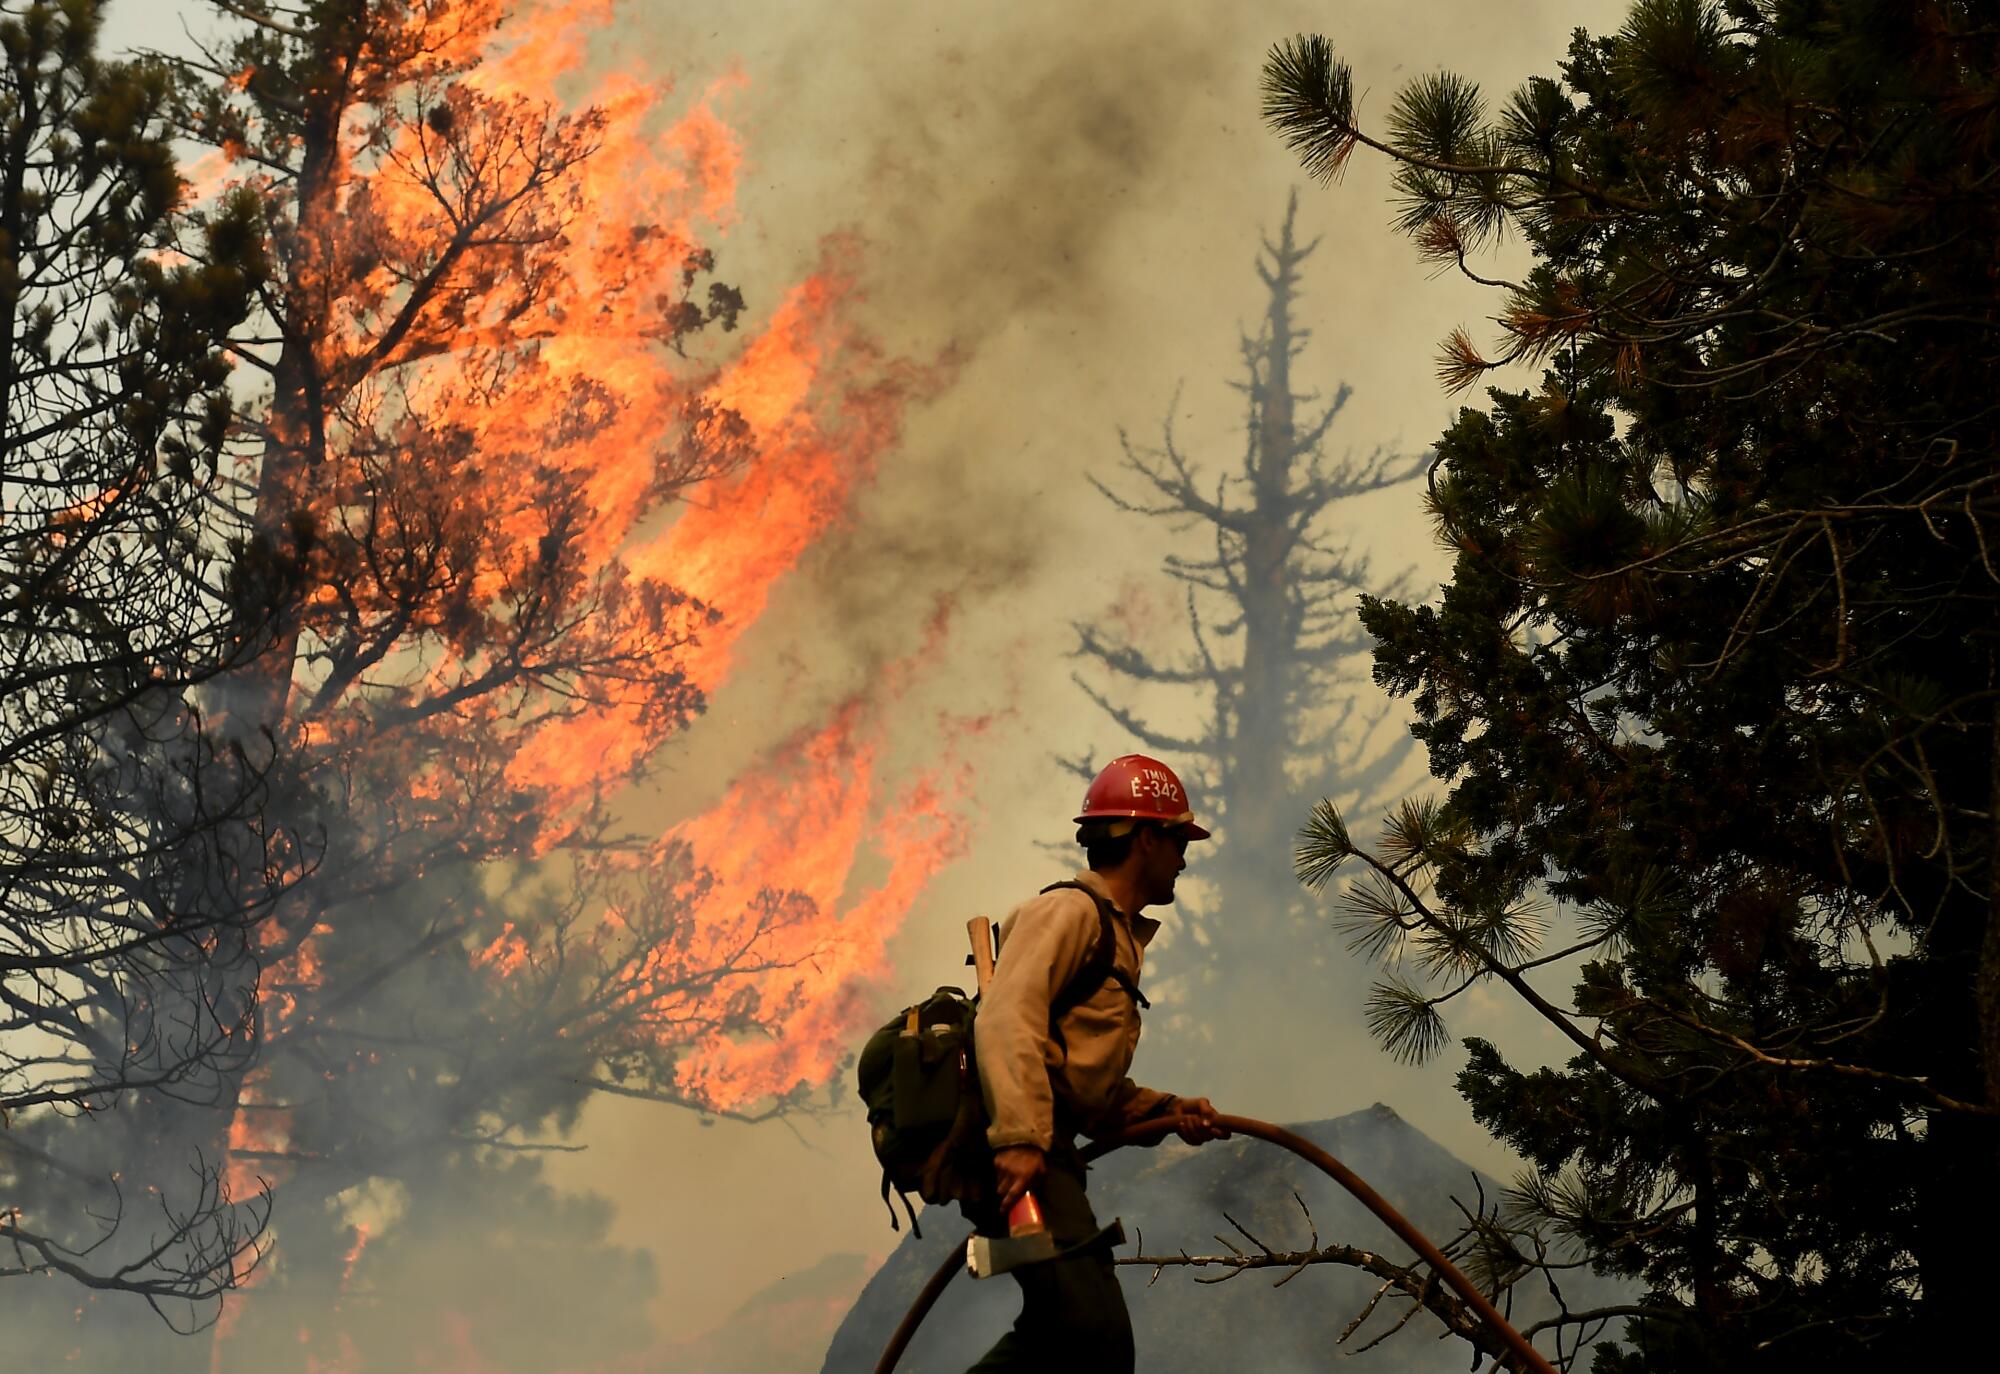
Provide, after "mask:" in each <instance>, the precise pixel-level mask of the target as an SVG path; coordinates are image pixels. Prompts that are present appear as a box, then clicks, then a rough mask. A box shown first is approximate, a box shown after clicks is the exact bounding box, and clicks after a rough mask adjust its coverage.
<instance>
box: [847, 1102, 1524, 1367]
mask: <svg viewBox="0 0 2000 1374" xmlns="http://www.w3.org/2000/svg"><path fill="white" fill-rule="evenodd" d="M1221 1121H1222V1125H1223V1126H1225V1127H1226V1128H1228V1130H1229V1131H1230V1132H1231V1133H1232V1134H1235V1135H1248V1136H1255V1137H1256V1138H1257V1139H1259V1140H1268V1141H1270V1142H1271V1143H1272V1144H1273V1145H1279V1146H1283V1147H1284V1148H1285V1149H1287V1150H1290V1151H1291V1152H1292V1153H1293V1154H1295V1155H1297V1156H1298V1157H1299V1158H1300V1159H1303V1160H1304V1161H1306V1163H1308V1164H1311V1165H1313V1166H1314V1167H1315V1168H1317V1169H1318V1170H1319V1171H1320V1172H1321V1173H1323V1174H1325V1175H1326V1176H1327V1177H1329V1178H1331V1179H1332V1180H1333V1181H1334V1182H1335V1183H1338V1184H1339V1185H1340V1186H1341V1187H1343V1188H1345V1189H1346V1190H1347V1191H1348V1192H1350V1193H1352V1194H1353V1195H1354V1196H1355V1198H1356V1199H1358V1200H1359V1201H1360V1203H1361V1205H1362V1206H1364V1207H1366V1208H1367V1209H1368V1210H1369V1211H1371V1212H1373V1213H1374V1214H1375V1215H1376V1216H1377V1217H1378V1218H1380V1219H1381V1221H1382V1224H1383V1225H1385V1226H1387V1227H1388V1228H1389V1229H1390V1230H1391V1231H1394V1232H1395V1233H1396V1235H1397V1237H1398V1238H1399V1239H1400V1240H1402V1242H1403V1243H1404V1244H1405V1245H1407V1246H1409V1247H1410V1248H1411V1249H1412V1250H1415V1251H1416V1252H1417V1255H1418V1257H1419V1258H1421V1259H1422V1260H1423V1261H1424V1263H1426V1264H1428V1265H1430V1267H1431V1269H1432V1270H1433V1271H1434V1272H1435V1273H1436V1274H1437V1275H1438V1277H1439V1278H1441V1279H1443V1280H1444V1281H1445V1283H1446V1285H1448V1286H1449V1287H1450V1288H1451V1290H1452V1291H1453V1292H1455V1293H1456V1294H1458V1296H1459V1297H1460V1298H1462V1299H1464V1300H1465V1305H1466V1306H1467V1307H1470V1308H1471V1309H1472V1310H1473V1311H1474V1312H1475V1313H1477V1314H1478V1316H1479V1319H1480V1320H1481V1321H1483V1322H1485V1323H1486V1326H1487V1329H1488V1330H1490V1331H1491V1332H1492V1333H1493V1334H1494V1335H1495V1336H1496V1337H1498V1338H1499V1340H1500V1341H1501V1342H1502V1343H1503V1344H1504V1345H1506V1347H1507V1348H1508V1350H1509V1351H1511V1352H1512V1353H1513V1356H1514V1359H1513V1361H1512V1363H1514V1364H1516V1366H1517V1368H1519V1369H1521V1370H1525V1371H1532V1374H1556V1370H1555V1366H1553V1365H1551V1364H1550V1363H1549V1361H1548V1358H1547V1357H1546V1356H1544V1355H1543V1354H1542V1352H1541V1351H1539V1350H1537V1349H1535V1347H1534V1346H1533V1345H1532V1344H1530V1343H1529V1341H1528V1338H1527V1337H1525V1336H1523V1335H1522V1334H1521V1333H1520V1332H1518V1331H1516V1330H1515V1329H1514V1328H1513V1327H1512V1326H1511V1325H1509V1324H1508V1321H1507V1319H1506V1318H1505V1317H1503V1316H1501V1315H1500V1313H1499V1311H1498V1310H1497V1309H1495V1308H1494V1306H1493V1304H1492V1303H1491V1302H1489V1301H1487V1298H1486V1295H1485V1294H1484V1293H1482V1292H1480V1291H1479V1289H1478V1288H1477V1287H1476V1286H1475V1285H1474V1284H1473V1282H1472V1280H1470V1279H1468V1278H1467V1277H1466V1276H1465V1275H1463V1274H1461V1273H1460V1272H1459V1271H1458V1266H1456V1265H1454V1264H1453V1263H1452V1262H1451V1261H1450V1260H1448V1259H1446V1258H1445V1257H1444V1252H1443V1251H1442V1250H1440V1249H1438V1248H1437V1246H1436V1245H1434V1244H1432V1243H1431V1240H1430V1237H1428V1236H1426V1235H1425V1234H1424V1233H1423V1232H1422V1231H1419V1230H1418V1229H1417V1228H1416V1227H1414V1226H1412V1225H1411V1224H1410V1221H1409V1218H1407V1217H1405V1216H1404V1215H1403V1214H1402V1213H1401V1212H1399V1211H1397V1210H1396V1209H1395V1208H1394V1207H1391V1206H1390V1205H1389V1204H1388V1202H1387V1201H1385V1200H1384V1199H1383V1197H1382V1195H1381V1194H1380V1193H1378V1192H1376V1191H1375V1190H1374V1189H1373V1188H1371V1187H1369V1186H1368V1184H1367V1182H1366V1180H1364V1179H1363V1178H1362V1177H1361V1176H1360V1175H1359V1174H1357V1173H1355V1172H1354V1171H1353V1170H1352V1169H1350V1168H1348V1167H1347V1166H1346V1165H1345V1164H1342V1163H1341V1162H1340V1161H1339V1160H1337V1159H1335V1158H1334V1157H1333V1156H1332V1155H1330V1154H1328V1153H1327V1152H1326V1151H1325V1150H1322V1149H1321V1148H1320V1147H1319V1146H1317V1145H1315V1144H1313V1143H1312V1142H1311V1141H1310V1140H1307V1139H1306V1138H1305V1137H1304V1136H1302V1135H1298V1134H1296V1133H1295V1132H1292V1131H1288V1130H1286V1129H1285V1128H1284V1127H1283V1126H1273V1125H1272V1124H1271V1123H1270V1122H1268V1121H1258V1120H1257V1119H1255V1118H1254V1117H1248V1116H1225V1117H1223V1118H1221ZM1179 1124H1180V1118H1179V1117H1177V1116H1163V1117H1157V1118H1155V1119H1154V1120H1152V1121H1142V1122H1140V1123H1139V1124H1138V1125H1136V1126H1132V1127H1128V1128H1127V1129H1125V1130H1123V1131H1120V1132H1119V1133H1118V1134H1117V1135H1110V1136H1105V1137H1104V1138H1103V1139H1101V1140H1097V1141H1093V1142H1092V1143H1091V1144H1090V1146H1089V1147H1088V1148H1086V1149H1085V1150H1084V1152H1083V1157H1084V1158H1085V1159H1086V1160H1091V1159H1096V1158H1097V1157H1098V1156H1100V1155H1104V1154H1109V1153H1110V1152H1111V1151H1113V1150H1115V1149H1117V1148H1118V1147H1120V1146H1121V1145H1135V1144H1153V1143H1155V1142H1157V1141H1158V1140H1160V1139H1161V1138H1162V1137H1163V1136H1165V1135H1166V1134H1167V1133H1168V1132H1169V1131H1172V1130H1174V1129H1175V1128H1176V1127H1177V1126H1178V1125H1179ZM964 1267H965V1247H964V1246H962V1245H961V1246H958V1247H956V1248H954V1249H953V1250H952V1251H951V1253H950V1254H948V1255H946V1256H945V1259H944V1263H943V1264H941V1265H939V1266H938V1268H937V1272H935V1273H934V1274H932V1275H931V1276H930V1279H929V1280H928V1281H927V1282H926V1283H925V1284H924V1286H923V1291H922V1292H920V1293H918V1294H917V1300H916V1302H914V1303H912V1304H911V1306H910V1310H909V1311H908V1312H907V1313H905V1314H904V1316H903V1320H902V1323H901V1324H900V1325H899V1326H897V1328H896V1332H895V1334H894V1335H892V1336H891V1337H890V1338H889V1344H888V1346H887V1348H885V1349H884V1350H883V1351H882V1358H881V1359H879V1360H877V1361H876V1362H875V1374H890V1371H891V1370H893V1369H895V1367H896V1362H897V1361H898V1360H900V1359H902V1358H903V1351H904V1349H905V1348H907V1347H908V1346H909V1344H910V1338H911V1337H913V1336H915V1335H916V1334H917V1328H918V1327H919V1326H921V1325H923V1321H924V1318H925V1316H927V1315H928V1314H929V1313H930V1310H931V1308H932V1307H933V1306H935V1305H936V1303H937V1300H938V1297H939V1296H940V1295H941V1294H942V1293H943V1292H944V1290H945V1285H946V1284H948V1283H950V1282H951V1281H952V1278H953V1277H954V1276H955V1275H956V1274H957V1273H958V1271H959V1270H960V1269H962V1268H964Z"/></svg>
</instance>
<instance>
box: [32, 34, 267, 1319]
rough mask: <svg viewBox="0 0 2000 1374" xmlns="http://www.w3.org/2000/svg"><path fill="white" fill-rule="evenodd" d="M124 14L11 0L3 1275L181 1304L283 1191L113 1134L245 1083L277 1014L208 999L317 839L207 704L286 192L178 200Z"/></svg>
mask: <svg viewBox="0 0 2000 1374" xmlns="http://www.w3.org/2000/svg"><path fill="white" fill-rule="evenodd" d="M101 9H102V7H101V6H100V5H98V4H96V3H93V2H92V0H65V3H27V4H18V3H8V4H6V5H5V6H4V7H0V129H4V135H0V521H4V526H0V1279H8V1280H13V1279H20V1278H23V1277H29V1276H33V1277H43V1278H46V1277H49V1276H51V1275H60V1276H64V1277H66V1278H67V1279H69V1280H73V1281H74V1282H75V1283H77V1284H81V1285H87V1286H88V1287H90V1288H92V1289H95V1290H97V1291H100V1292H108V1293H115V1294H120V1295H121V1296H122V1295H128V1294H138V1295H141V1296H143V1297H144V1298H145V1299H146V1301H147V1302H149V1303H151V1304H153V1305H155V1306H156V1307H158V1308H160V1309H161V1310H163V1311H169V1312H172V1311H177V1310H179V1309H180V1308H181V1307H182V1305H183V1304H186V1303H190V1302H192V1303H195V1304H197V1305H200V1304H205V1303H207V1304H212V1302H213V1300H214V1298H215V1297H216V1296H217V1295H218V1294H220V1293H221V1292H223V1291H225V1290H226V1289H228V1288H229V1287H230V1286H231V1285H232V1284H233V1283H234V1282H235V1281H236V1278H237V1275H238V1273H239V1271H240V1270H241V1269H243V1268H246V1267H247V1266H248V1259H249V1256H250V1255H251V1254H252V1253H253V1252H254V1250H255V1247H256V1244H257V1242H258V1239H259V1235H260V1233H261V1231H262V1227H263V1221H264V1218H265V1211H264V1209H263V1207H261V1206H260V1205H257V1204H256V1203H254V1202H252V1201H250V1200H248V1199H245V1200H243V1201H245V1202H248V1203H249V1205H247V1206H242V1207H236V1206H232V1205H231V1204H230V1200H229V1198H228V1196H227V1194H226V1193H225V1191H224V1190H223V1186H222V1180H221V1178H220V1175H219V1171H218V1167H217V1161H216V1160H215V1159H214V1157H213V1156H204V1155H203V1154H201V1153H200V1152H199V1151H197V1150H194V1149H166V1150H163V1151H162V1152H161V1155H160V1157H159V1158H158V1159H157V1160H155V1161H153V1167H154V1168H156V1169H157V1170H158V1171H159V1173H160V1174H162V1175H171V1176H173V1177H174V1178H175V1179H176V1181H177V1183H178V1185H179V1186H177V1187H175V1188H174V1189H172V1190H170V1191H168V1192H165V1193H160V1192H156V1191H152V1190H149V1189H148V1188H147V1187H145V1186H143V1184H142V1183H141V1181H140V1180H138V1179H137V1178H136V1177H133V1176H127V1175H126V1174H125V1172H124V1171H125V1169H126V1168H127V1167H128V1166H129V1165H130V1164H131V1162H132V1161H131V1160H130V1159H129V1158H127V1157H124V1156H122V1155H120V1154H119V1153H118V1152H116V1151H106V1150H103V1149H100V1148H98V1146H99V1145H100V1144H103V1143H107V1142H108V1141H109V1140H111V1139H112V1138H113V1136H115V1134H116V1133H115V1132H107V1131H97V1130H95V1129H92V1128H93V1127H94V1125H95V1123H96V1122H98V1121H101V1120H106V1119H109V1118H114V1117H117V1116H119V1115H121V1114H124V1113H129V1112H131V1111H133V1110H134V1109H135V1107H136V1106H137V1104H139V1103H140V1102H142V1101H143V1100H146V1099H149V1098H154V1099H157V1098H179V1099H185V1100H192V1101H212V1100H214V1098H215V1097H216V1096H217V1095H219V1094H220V1093H222V1092H223V1091H225V1089H226V1085H227V1083H228V1082H229V1081H230V1080H231V1079H232V1077H233V1076H234V1075H235V1074H236V1073H239V1072H240V1071H241V1069H242V1066H243V1063H244V1054H243V1044H244V1036H243V1032H244V1030H245V1027H246V1021H247V1017H248V1015H249V1007H248V1006H247V1004H246V1003H244V1002H243V1001H241V1000H232V999H229V998H216V999H212V1000H210V999H195V1000H188V999H186V998H184V997H183V996H181V992H182V991H183V990H184V989H185V988H186V987H188V986H191V985H193V986H200V985H214V984H215V983H218V982H220V981H222V980H225V979H227V978H229V977H231V976H234V975H237V974H240V973H242V972H243V971H244V970H247V969H248V968H250V967H252V966H253V963H254V960H253V956H252V954H251V942H252V939H253V932H254V931H255V929H256V928H257V926H258V925H259V924H260V923H261V922H262V920H263V919H264V918H265V917H266V916H268V915H269V913H270V911H271V909H272V906H273V904H274V902H275V901H276V900H277V899H278V898H279V897H280V896H281V895H282V890H283V884H282V882H273V881H266V878H267V876H268V870H267V867H266V863H265V860H266V859H267V858H268V857H272V856H276V855H281V854H282V853H283V852H284V851H285V850H286V849H287V847H288V843H289V841H288V839H287V837H285V836H284V835H281V834H273V833H271V832H264V833H262V834H259V833H256V832H254V831H252V830H251V829H249V828H247V827H246V825H245V819H246V817H249V816H253V815H255V814H257V813H258V812H259V811H260V810H261V808H262V806H263V804H264V801H265V798H266V797H267V796H268V786H269V783H270V781H271V778H270V773H269V765H270V759H269V756H268V754H263V753H259V752H258V751H255V750H235V749H231V748H229V747H228V746H227V745H226V744H225V743H224V742H222V741H220V740H218V739H217V738H216V737H215V736H214V734H213V732H212V731H211V730H210V728H209V723H208V721H207V719H206V717H205V716H204V714H203V713H202V711H201V710H200V709H199V707H198V706H197V705H196V703H195V701H194V699H193V698H194V694H195V693H196V692H198V691H199V690H200V689H201V688H202V687H203V686H204V685H206V684H211V683H214V682H216V681H219V680H220V679H221V678H223V677H224V676H225V675H227V674H228V673H229V672H231V671H234V670H235V669H237V668H238V667H240V666H241V664H242V662H243V660H244V656H245V655H244V643H245V636H246V632H248V631H251V630H254V629H255V628H256V627H255V626H254V625H252V624H251V623H249V622H247V621H246V620H244V619H243V618H242V617H241V616H239V615H238V614H237V612H236V611H235V609H234V608H232V606H231V605H230V603H229V601H228V599H227V597H226V596H225V595H224V593H223V587H222V581H223V577H224V567H225V565H226V561H227V560H226V554H225V550H224V549H223V548H222V547H221V546H220V544H219V542H218V541H217V540H216V539H215V538H214V537H213V534H214V530H213V526H212V523H211V520H210V515H211V513H212V512H213V511H214V510H215V509H217V508H218V507H226V505H227V502H228V494H229V493H228V486H229V483H228V479H227V475H226V473H225V472H224V470H223V467H222V463H221V450H222V444H223V436H224V434H225V432H226V428H227V425H228V423H229V422H230V418H231V406H230V402H229V398H228V396H227V394H226V392H225V388H224V382H225V379H226V377H227V374H228V365H227V361H226V359H225V358H224V356H223V354H222V348H223V345H224V344H225V342H226V340H227V338H228V336H229V334H230V332H231V331H232V330H233V329H234V328H235V327H236V326H237V325H238V324H239V323H240V322H241V321H242V319H243V318H244V316H245V315H246V313H247V312H248V310H249V307H250V296H251V292H252V291H253V290H254V288H255V287H256V286H257V284H258V283H259V282H260V281H261V280H262V277H263V269H264V262H263V260H262V256H261V252H260V240H261V232H260V224H259V210H258V207H257V205H256V203H255V201H254V199H252V198H248V197H242V196H237V197H232V198H230V199H228V200H227V201H226V202H225V203H223V204H222V205H220V206H218V207H217V208H216V211H215V213H214V214H213V215H212V216H211V218H210V221H209V224H208V226H207V231H206V232H205V233H191V232H187V231H186V228H185V226H183V225H182V224H181V223H180V222H179V221H178V219H177V218H176V211H177V210H178V208H179V207H180V206H181V205H182V203H183V201H184V199H185V188H184V186H183V184H182V181H181V179H180V177H179V175H178V173H177V171H176V169H175V162H174V156H173V150H172V146H171V129H170V125H169V122H168V121H169V112H170V107H171V101H170V95H171V83H170V81H169V77H168V73H167V72H166V71H165V70H164V69H163V68H161V67H160V66H159V65H158V64H156V63H144V62H140V63H127V62H113V61H108V60H105V59H103V58H101V57H100V56H99V55H98V51H97V49H98V37H99V31H100V28H101V25H102V13H101ZM72 1128H74V1129H72ZM52 1135H54V1136H59V1137H63V1138H65V1139H68V1140H69V1141H71V1142H72V1143H71V1144H70V1145H69V1146H68V1147H67V1148H62V1149H52V1148H50V1137H51V1136H52ZM78 1137H87V1140H86V1141H84V1142H83V1143H77V1140H78ZM5 1287H6V1288H7V1289H8V1291H9V1310H10V1312H12V1311H15V1310H17V1309H16V1308H15V1307H14V1306H13V1303H14V1302H15V1301H16V1300H17V1297H19V1296H24V1295H23V1293H22V1290H23V1289H24V1288H26V1289H28V1291H42V1292H46V1291H50V1290H51V1289H53V1288H57V1287H65V1288H66V1287H67V1285H60V1284H58V1285H23V1284H20V1283H8V1284H6V1285H5ZM124 1300H126V1301H129V1298H125V1299H124ZM15 1329H18V1328H15Z"/></svg>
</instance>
